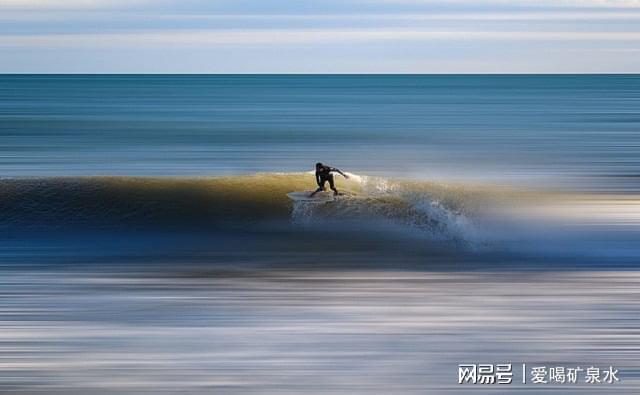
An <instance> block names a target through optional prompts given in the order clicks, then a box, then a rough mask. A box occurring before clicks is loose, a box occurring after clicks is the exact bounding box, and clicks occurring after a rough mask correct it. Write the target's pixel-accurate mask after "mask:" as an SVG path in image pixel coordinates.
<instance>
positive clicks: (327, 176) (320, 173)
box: [316, 166, 338, 194]
mask: <svg viewBox="0 0 640 395" xmlns="http://www.w3.org/2000/svg"><path fill="white" fill-rule="evenodd" d="M332 171H338V169H334V168H333V167H329V166H322V168H320V169H319V170H316V182H317V183H318V190H317V191H316V192H320V191H323V190H324V184H325V183H327V182H329V187H330V188H331V189H332V190H333V192H334V193H336V194H337V193H338V190H337V189H336V186H335V184H334V183H333V174H331V172H332Z"/></svg>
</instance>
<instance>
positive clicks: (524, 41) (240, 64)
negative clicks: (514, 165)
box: [0, 0, 640, 73]
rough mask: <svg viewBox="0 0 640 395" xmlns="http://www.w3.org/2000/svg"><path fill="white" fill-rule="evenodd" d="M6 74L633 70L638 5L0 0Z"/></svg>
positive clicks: (634, 0) (612, 1) (639, 0)
mask: <svg viewBox="0 0 640 395" xmlns="http://www.w3.org/2000/svg"><path fill="white" fill-rule="evenodd" d="M0 72H2V73H608V72H611V73H616V72H623V73H638V72H640V0H539V1H533V0H449V1H438V0H316V1H311V0H208V1H205V0H0Z"/></svg>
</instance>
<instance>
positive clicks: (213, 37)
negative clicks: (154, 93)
mask: <svg viewBox="0 0 640 395" xmlns="http://www.w3.org/2000/svg"><path fill="white" fill-rule="evenodd" d="M425 40H463V41H481V40H496V41H501V40H506V41H518V40H526V41H529V40H538V41H612V40H613V41H637V40H640V32H563V31H543V32H530V31H475V30H469V31H446V30H441V31H428V30H380V29H359V30H293V29H286V30H282V29H280V30H278V29H263V30H217V31H216V30H197V31H175V32H166V31H159V32H143V33H108V34H49V35H11V36H0V46H2V47H83V46H106V47H113V46H117V47H122V46H125V47H132V46H133V47H135V46H160V47H162V46H165V45H203V46H210V45H286V44H310V43H320V44H347V43H352V42H372V41H375V42H380V41H425Z"/></svg>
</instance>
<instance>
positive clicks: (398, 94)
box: [0, 75, 640, 190]
mask: <svg viewBox="0 0 640 395" xmlns="http://www.w3.org/2000/svg"><path fill="white" fill-rule="evenodd" d="M639 130H640V76H638V75H536V76H533V75H531V76H528V75H450V76H436V75H429V76H424V75H422V76H417V75H353V76H352V75H342V76H340V75H266V76H262V75H260V76H258V75H253V76H252V75H188V76H187V75H180V76H177V75H86V76H82V75H72V76H68V75H64V76H63V75H3V76H0V171H1V174H2V175H3V176H45V175H47V176H49V175H65V176H67V175H220V174H243V173H253V172H289V171H300V170H307V169H310V168H311V166H312V164H313V163H315V162H316V161H318V160H320V161H325V162H328V163H331V164H334V165H335V166H340V167H344V168H346V169H348V170H351V171H353V172H357V173H359V174H362V173H364V174H376V175H394V176H401V177H404V178H421V179H434V178H436V179H461V180H469V179H474V180H478V179H481V180H491V181H500V182H505V181H506V182H517V183H527V184H537V185H540V184H542V185H551V184H553V185H567V186H571V187H581V188H582V187H585V186H586V187H594V188H598V189H605V190H614V189H615V190H620V189H623V190H636V189H637V184H638V183H637V179H636V176H638V175H640V159H639V158H640V155H639V154H640V132H639Z"/></svg>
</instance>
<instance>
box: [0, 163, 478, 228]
mask: <svg viewBox="0 0 640 395" xmlns="http://www.w3.org/2000/svg"><path fill="white" fill-rule="evenodd" d="M0 187H1V189H2V200H1V202H0V224H1V225H2V227H4V228H5V229H12V230H16V229H21V228H25V229H26V228H30V229H33V228H49V229H64V228H74V227H81V228H82V227H89V228H92V227H113V226H116V227H117V226H181V227H184V226H195V227H207V226H215V227H220V226H223V227H224V226H246V225H251V224H254V223H256V222H268V221H285V222H286V221H289V222H291V223H292V224H297V225H302V226H305V227H308V226H310V225H313V224H327V223H329V222H341V223H342V224H343V225H345V224H349V226H356V224H358V223H366V224H368V225H371V224H374V223H375V224H377V225H379V226H383V225H384V226H388V227H389V228H390V229H391V228H396V229H401V228H404V229H405V230H412V231H416V232H422V233H424V234H425V235H426V234H430V235H431V236H433V237H434V238H440V239H460V238H462V237H463V236H464V235H463V233H464V232H465V231H466V230H468V229H470V224H469V221H468V219H467V217H466V215H465V211H466V212H467V213H469V209H470V208H471V205H470V203H471V202H473V196H472V194H469V193H467V192H465V191H464V190H462V189H460V188H454V187H447V186H445V185H439V184H431V183H418V182H401V181H391V180H389V179H384V178H375V177H366V176H358V175H355V174H351V177H350V179H349V180H339V181H338V187H339V188H340V189H342V190H343V191H345V192H346V196H341V197H340V198H338V199H336V200H335V201H333V202H328V203H321V204H318V203H315V202H311V203H310V202H294V201H291V200H290V199H289V198H288V197H287V196H286V194H287V193H288V192H291V191H302V190H308V189H310V188H312V187H313V176H312V175H311V174H308V173H290V174H276V173H269V174H255V175H247V176H236V177H213V178H159V177H158V178H153V177H86V178H84V177H80V178H33V179H5V180H2V181H1V182H0Z"/></svg>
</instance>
